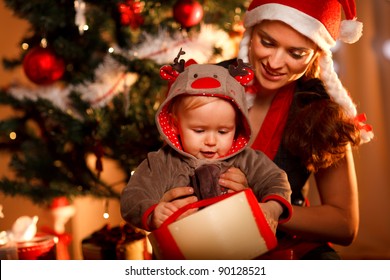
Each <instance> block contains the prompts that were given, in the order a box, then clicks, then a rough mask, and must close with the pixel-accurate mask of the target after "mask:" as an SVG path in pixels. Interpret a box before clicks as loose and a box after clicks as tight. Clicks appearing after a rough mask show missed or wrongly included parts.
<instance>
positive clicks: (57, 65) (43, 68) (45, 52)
mask: <svg viewBox="0 0 390 280" xmlns="http://www.w3.org/2000/svg"><path fill="white" fill-rule="evenodd" d="M23 70H24V73H25V74H26V76H27V77H28V78H29V79H30V80H31V81H32V82H33V83H35V84H38V85H48V84H51V83H54V82H55V81H57V80H59V79H60V78H61V77H62V75H63V74H64V72H65V63H64V61H63V60H62V58H60V57H58V56H57V55H56V54H55V53H54V52H53V51H52V50H50V49H49V48H42V47H35V48H33V49H31V50H30V51H29V52H28V53H27V54H26V56H25V57H24V59H23Z"/></svg>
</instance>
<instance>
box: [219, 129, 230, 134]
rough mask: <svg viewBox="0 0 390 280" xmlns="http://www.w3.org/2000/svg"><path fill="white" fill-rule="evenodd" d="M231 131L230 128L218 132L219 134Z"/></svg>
mask: <svg viewBox="0 0 390 280" xmlns="http://www.w3.org/2000/svg"><path fill="white" fill-rule="evenodd" d="M228 132H229V131H228V130H218V133H219V134H226V133H228Z"/></svg>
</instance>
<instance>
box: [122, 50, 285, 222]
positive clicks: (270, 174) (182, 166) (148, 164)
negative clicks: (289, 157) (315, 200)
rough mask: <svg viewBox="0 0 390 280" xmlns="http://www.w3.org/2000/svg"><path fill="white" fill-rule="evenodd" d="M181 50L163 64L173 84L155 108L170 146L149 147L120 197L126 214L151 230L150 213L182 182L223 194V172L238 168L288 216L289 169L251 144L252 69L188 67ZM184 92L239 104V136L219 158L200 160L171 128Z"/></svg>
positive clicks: (200, 191)
mask: <svg viewBox="0 0 390 280" xmlns="http://www.w3.org/2000/svg"><path fill="white" fill-rule="evenodd" d="M180 54H183V52H181V53H180ZM180 54H179V56H178V57H177V58H176V59H175V64H173V65H165V66H163V67H162V68H161V77H162V78H164V79H166V80H169V81H170V82H171V85H170V89H169V92H168V96H167V98H166V100H165V101H164V102H163V103H162V104H161V106H160V108H159V109H158V111H157V113H156V123H157V127H158V130H159V132H160V134H161V136H162V138H163V140H164V141H165V142H166V144H167V145H164V146H163V147H162V148H161V149H160V150H158V151H156V152H150V153H149V154H148V155H147V158H146V159H145V160H144V161H143V162H142V163H141V164H140V165H139V166H138V167H137V169H136V171H135V173H134V174H133V175H132V176H131V178H130V180H129V183H128V185H127V186H126V187H125V188H124V190H123V192H122V196H121V214H122V217H123V218H124V219H125V220H126V221H127V222H128V223H130V224H132V225H134V226H136V227H139V228H143V229H145V230H150V228H149V226H148V224H147V221H148V217H149V216H150V214H151V213H153V210H154V208H155V206H156V205H157V204H158V203H159V202H160V200H161V198H162V196H163V195H164V193H165V192H167V191H168V190H170V189H172V188H175V187H179V186H192V187H194V189H195V194H196V195H197V196H198V199H204V198H209V197H213V196H217V195H220V194H221V193H223V190H221V187H220V186H219V185H218V178H219V176H220V174H222V173H224V172H225V171H226V170H227V169H228V168H230V167H237V168H240V169H241V170H242V171H243V172H244V173H245V174H246V176H247V180H248V184H249V186H250V188H252V189H253V192H254V194H255V195H256V197H257V199H258V201H259V202H266V201H268V200H270V199H272V200H276V201H278V202H279V203H280V204H281V205H282V206H283V209H284V212H283V214H282V215H281V220H280V222H281V221H286V220H288V219H289V218H290V215H291V205H290V194H291V190H290V185H289V183H288V180H287V176H286V174H285V172H284V171H282V170H281V169H279V168H278V167H277V166H276V165H275V164H274V163H273V162H272V161H271V160H270V159H269V158H268V157H267V156H265V155H264V154H263V153H262V152H259V151H255V150H252V149H251V148H249V147H250V144H251V129H250V126H249V121H248V111H247V105H246V100H245V94H244V88H243V86H242V84H245V83H247V82H249V81H250V80H251V79H252V78H253V72H252V70H250V68H249V67H248V66H247V65H244V64H243V63H242V61H239V62H240V63H239V65H238V66H237V67H235V68H234V67H232V68H230V69H229V70H227V69H225V68H223V67H221V66H217V65H200V64H195V63H193V64H191V65H189V66H187V65H185V63H184V60H181V61H180V62H179V61H178V58H179V57H180ZM233 75H234V76H235V77H233ZM240 83H241V84H240ZM181 95H195V96H214V97H219V98H223V99H224V100H228V101H230V102H231V104H232V105H233V106H234V107H235V108H236V112H237V118H236V119H237V130H236V136H235V139H234V141H233V144H232V147H231V149H230V152H229V153H228V154H227V155H225V156H223V157H221V158H218V159H214V160H209V159H197V158H195V157H194V156H193V155H191V154H189V153H187V152H186V151H184V150H183V148H182V145H181V143H180V136H179V135H177V134H176V133H175V132H174V130H173V129H172V126H171V124H172V120H171V114H170V108H171V104H172V102H174V101H175V98H176V97H177V96H181ZM210 118H212V116H210Z"/></svg>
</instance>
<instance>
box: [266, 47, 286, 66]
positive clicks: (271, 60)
mask: <svg viewBox="0 0 390 280" xmlns="http://www.w3.org/2000/svg"><path fill="white" fill-rule="evenodd" d="M284 61H285V52H284V51H283V50H282V49H275V51H274V52H272V54H270V55H269V56H268V60H267V64H268V67H269V68H271V69H277V68H280V67H282V66H283V64H284Z"/></svg>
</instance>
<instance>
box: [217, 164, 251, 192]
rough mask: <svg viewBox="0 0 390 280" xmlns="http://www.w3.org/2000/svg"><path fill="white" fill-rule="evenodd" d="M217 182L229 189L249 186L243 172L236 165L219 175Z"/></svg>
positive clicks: (237, 189) (240, 188) (234, 189)
mask: <svg viewBox="0 0 390 280" xmlns="http://www.w3.org/2000/svg"><path fill="white" fill-rule="evenodd" d="M218 183H219V184H220V185H221V186H222V187H225V188H228V189H229V190H230V192H231V191H236V192H237V191H241V190H243V189H247V188H249V186H248V180H247V179H246V176H245V174H244V173H243V172H242V171H241V170H240V169H239V168H236V167H231V168H229V169H228V170H227V171H226V172H225V173H223V174H222V175H221V176H220V177H219V181H218Z"/></svg>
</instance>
